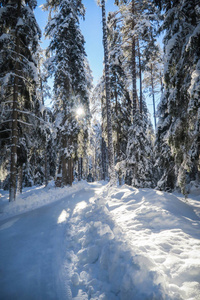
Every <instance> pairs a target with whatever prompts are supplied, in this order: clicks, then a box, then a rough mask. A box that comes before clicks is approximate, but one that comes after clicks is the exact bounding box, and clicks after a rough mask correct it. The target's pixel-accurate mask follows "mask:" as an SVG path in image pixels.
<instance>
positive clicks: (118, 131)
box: [115, 89, 122, 185]
mask: <svg viewBox="0 0 200 300" xmlns="http://www.w3.org/2000/svg"><path fill="white" fill-rule="evenodd" d="M115 114H116V117H117V145H116V152H117V153H116V154H117V162H119V161H120V140H119V139H120V138H119V136H120V132H121V128H120V122H119V120H118V101H117V91H116V89H115ZM118 179H119V185H122V171H121V169H119V172H118Z"/></svg>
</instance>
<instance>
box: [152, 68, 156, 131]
mask: <svg viewBox="0 0 200 300" xmlns="http://www.w3.org/2000/svg"><path fill="white" fill-rule="evenodd" d="M151 88H152V98H153V117H154V125H155V128H156V106H155V93H154V82H153V65H152V64H151Z"/></svg>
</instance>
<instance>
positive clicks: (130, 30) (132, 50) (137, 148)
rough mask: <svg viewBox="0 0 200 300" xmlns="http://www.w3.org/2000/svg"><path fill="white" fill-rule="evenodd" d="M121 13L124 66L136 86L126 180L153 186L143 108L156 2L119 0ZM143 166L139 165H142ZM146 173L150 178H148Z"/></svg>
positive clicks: (131, 182) (150, 149) (151, 156)
mask: <svg viewBox="0 0 200 300" xmlns="http://www.w3.org/2000/svg"><path fill="white" fill-rule="evenodd" d="M116 3H117V4H118V5H119V10H120V14H121V17H120V18H121V20H122V21H121V33H122V36H123V44H122V48H123V51H124V56H125V57H126V61H125V63H126V64H124V69H125V71H126V72H127V74H128V77H129V80H130V82H131V84H130V87H131V89H132V125H131V126H130V128H129V131H128V143H127V149H126V160H125V161H126V182H127V183H128V184H133V185H136V186H138V187H139V186H141V187H142V186H145V187H150V186H151V187H152V186H154V184H155V180H154V178H153V177H154V176H153V148H152V140H151V133H152V131H151V130H150V127H151V126H150V127H149V118H148V115H147V110H145V109H143V102H144V98H143V96H142V75H141V74H142V70H143V69H144V68H145V65H144V63H145V61H142V57H143V53H144V51H145V49H146V48H148V47H149V44H150V43H151V44H152V42H153V41H154V39H152V36H154V35H155V33H154V31H155V30H154V22H155V10H154V7H153V5H152V2H151V1H150V2H149V1H148V2H146V1H145V2H141V1H137V0H135V1H133V0H132V1H116ZM138 74H139V75H140V76H139V79H140V97H138V95H137V75H138ZM138 166H139V168H138ZM145 176H146V180H145Z"/></svg>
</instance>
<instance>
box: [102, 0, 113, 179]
mask: <svg viewBox="0 0 200 300" xmlns="http://www.w3.org/2000/svg"><path fill="white" fill-rule="evenodd" d="M101 7H102V24H103V46H104V63H105V82H106V112H107V135H108V163H109V177H110V182H111V184H115V183H116V176H115V168H114V150H113V141H112V117H111V104H110V76H109V62H108V45H107V26H106V11H105V0H101Z"/></svg>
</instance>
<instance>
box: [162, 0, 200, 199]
mask: <svg viewBox="0 0 200 300" xmlns="http://www.w3.org/2000/svg"><path fill="white" fill-rule="evenodd" d="M158 2H159V5H160V8H161V10H162V12H163V13H164V22H163V26H162V28H163V30H164V31H165V37H164V55H165V68H164V70H165V71H164V79H165V91H164V96H163V100H162V102H161V106H162V107H163V108H164V107H165V116H166V118H167V119H166V120H163V122H164V123H165V124H166V123H168V126H167V128H165V134H164V135H163V137H164V138H165V139H164V140H161V143H162V144H166V143H167V144H168V147H170V149H171V153H172V156H173V160H174V164H175V165H174V172H175V178H174V181H175V182H174V185H177V186H178V187H180V188H181V190H182V192H183V193H187V192H188V190H187V189H188V188H189V186H188V188H187V185H188V184H189V183H190V182H191V181H195V180H196V181H199V171H200V170H199V154H200V149H199V116H200V114H199V111H200V102H199V99H200V98H199V96H200V94H199V91H200V87H199V86H200V75H199V66H200V50H199V43H200V3H199V1H196V0H194V1H193V0H187V1H186V0H179V1H162V2H161V1H157V3H158ZM162 118H163V116H162ZM165 172H168V173H169V172H171V168H169V169H167V170H165ZM166 178H167V177H166Z"/></svg>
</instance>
